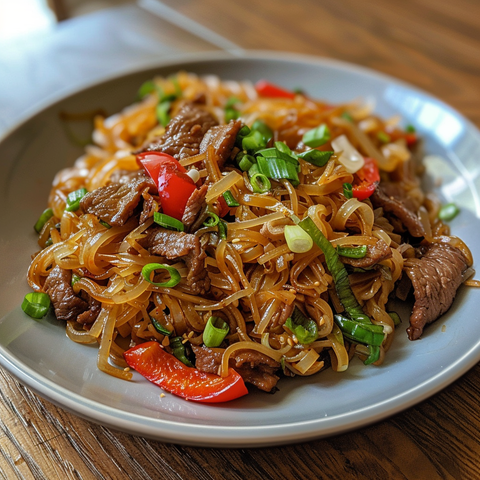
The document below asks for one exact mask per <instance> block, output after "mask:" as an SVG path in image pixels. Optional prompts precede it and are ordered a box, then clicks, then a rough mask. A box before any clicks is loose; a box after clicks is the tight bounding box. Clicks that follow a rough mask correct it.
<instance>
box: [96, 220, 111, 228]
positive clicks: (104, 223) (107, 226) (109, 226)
mask: <svg viewBox="0 0 480 480" xmlns="http://www.w3.org/2000/svg"><path fill="white" fill-rule="evenodd" d="M99 223H100V225H103V226H104V227H105V228H106V229H110V228H112V226H111V225H110V224H109V223H107V222H104V221H103V220H100V221H99Z"/></svg>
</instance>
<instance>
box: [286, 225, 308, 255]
mask: <svg viewBox="0 0 480 480" xmlns="http://www.w3.org/2000/svg"><path fill="white" fill-rule="evenodd" d="M284 235H285V240H286V242H287V245H288V248H289V249H290V250H291V251H292V252H293V253H305V252H309V251H310V250H311V249H312V247H313V240H312V237H311V236H310V235H309V234H308V233H307V232H306V231H305V230H304V229H303V228H302V227H299V226H298V225H285V230H284Z"/></svg>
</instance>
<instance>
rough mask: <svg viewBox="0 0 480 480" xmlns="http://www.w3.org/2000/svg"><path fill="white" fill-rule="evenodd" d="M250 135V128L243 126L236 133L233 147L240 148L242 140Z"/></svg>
mask: <svg viewBox="0 0 480 480" xmlns="http://www.w3.org/2000/svg"><path fill="white" fill-rule="evenodd" d="M249 133H250V128H249V127H248V126H247V125H244V126H243V127H242V128H241V129H240V130H239V132H238V133H237V138H236V139H235V146H236V147H237V148H242V141H243V139H244V138H245V137H246V136H247V135H248V134H249Z"/></svg>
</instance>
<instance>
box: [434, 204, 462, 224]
mask: <svg viewBox="0 0 480 480" xmlns="http://www.w3.org/2000/svg"><path fill="white" fill-rule="evenodd" d="M459 213H460V209H459V208H458V207H457V206H456V205H455V204H454V203H447V204H446V205H443V206H442V208H441V209H440V211H439V212H438V218H439V219H440V220H442V221H443V222H449V221H450V220H453V219H454V218H455V217H456V216H457V215H458V214H459Z"/></svg>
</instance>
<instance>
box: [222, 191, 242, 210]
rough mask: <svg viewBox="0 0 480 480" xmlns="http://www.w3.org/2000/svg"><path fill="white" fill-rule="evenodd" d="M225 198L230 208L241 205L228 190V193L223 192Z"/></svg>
mask: <svg viewBox="0 0 480 480" xmlns="http://www.w3.org/2000/svg"><path fill="white" fill-rule="evenodd" d="M223 198H224V200H225V202H226V203H227V205H228V206H229V207H239V206H240V204H239V203H238V202H237V201H236V200H235V197H234V196H233V194H232V192H231V191H230V190H227V191H226V192H223Z"/></svg>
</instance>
